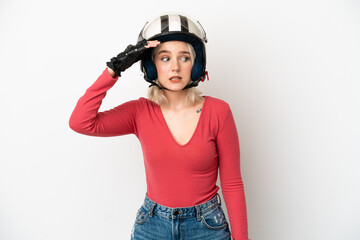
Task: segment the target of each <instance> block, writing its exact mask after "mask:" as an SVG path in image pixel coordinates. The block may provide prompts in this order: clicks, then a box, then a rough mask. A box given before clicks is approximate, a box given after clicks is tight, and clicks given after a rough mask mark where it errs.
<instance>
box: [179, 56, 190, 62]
mask: <svg viewBox="0 0 360 240" xmlns="http://www.w3.org/2000/svg"><path fill="white" fill-rule="evenodd" d="M180 59H181V61H183V62H187V61H189V60H190V58H189V57H187V56H183V57H181V58H180Z"/></svg>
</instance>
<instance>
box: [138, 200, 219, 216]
mask: <svg viewBox="0 0 360 240" xmlns="http://www.w3.org/2000/svg"><path fill="white" fill-rule="evenodd" d="M218 205H220V206H221V198H220V195H219V194H218V193H216V195H215V196H214V197H213V198H212V199H210V200H209V201H207V202H205V203H202V204H199V205H195V206H192V207H179V208H170V207H166V206H163V205H160V204H158V203H156V202H155V201H153V200H151V199H150V198H149V197H148V196H147V195H145V200H144V204H143V206H144V208H146V209H147V210H148V211H149V215H150V217H152V214H153V213H154V214H156V215H159V216H161V217H165V218H171V219H176V218H188V217H197V219H198V220H200V219H201V218H200V217H201V215H202V214H204V213H206V212H208V211H210V210H212V209H213V208H215V207H217V206H218Z"/></svg>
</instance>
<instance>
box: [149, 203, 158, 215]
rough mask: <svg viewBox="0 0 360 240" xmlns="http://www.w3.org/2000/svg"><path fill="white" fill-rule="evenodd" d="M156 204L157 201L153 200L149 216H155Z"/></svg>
mask: <svg viewBox="0 0 360 240" xmlns="http://www.w3.org/2000/svg"><path fill="white" fill-rule="evenodd" d="M155 206H156V202H153V203H152V205H151V208H150V212H149V216H150V217H152V216H153V212H154V208H155Z"/></svg>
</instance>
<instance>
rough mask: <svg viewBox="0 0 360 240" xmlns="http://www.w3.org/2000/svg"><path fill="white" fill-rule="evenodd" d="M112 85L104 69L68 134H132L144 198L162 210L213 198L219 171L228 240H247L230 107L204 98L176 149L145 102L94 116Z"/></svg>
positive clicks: (82, 101)
mask: <svg viewBox="0 0 360 240" xmlns="http://www.w3.org/2000/svg"><path fill="white" fill-rule="evenodd" d="M117 80H118V77H115V78H113V77H111V75H110V74H109V73H108V71H107V69H105V70H104V71H103V73H102V74H101V75H100V76H99V78H98V79H97V80H96V81H95V82H94V83H93V84H92V85H91V86H90V87H89V88H88V89H87V90H86V92H85V94H84V95H83V96H82V97H81V98H80V99H79V100H78V102H77V104H76V107H75V109H74V110H73V113H72V115H71V117H70V121H69V125H70V127H71V129H73V130H74V131H76V132H78V133H81V134H85V135H91V136H99V137H108V136H121V135H125V134H135V135H136V137H137V138H138V139H139V141H140V143H141V148H142V151H143V156H144V165H145V172H146V182H147V195H148V197H149V198H150V199H152V200H154V201H155V202H157V203H159V204H161V205H164V206H168V207H173V208H175V207H189V206H194V205H197V204H202V203H204V202H206V201H208V200H210V199H211V198H213V197H214V196H215V194H216V193H217V191H218V190H219V187H218V186H217V185H216V181H217V176H218V169H219V171H220V182H221V188H222V193H223V197H224V200H225V204H226V207H227V210H228V215H229V220H230V224H231V234H232V237H233V239H235V240H248V230H247V229H248V227H247V213H246V202H245V194H244V186H243V181H242V178H241V173H240V149H239V148H240V147H239V138H238V133H237V129H236V125H235V121H234V118H233V115H232V112H231V109H230V107H229V104H228V103H226V102H225V101H223V100H220V99H217V98H214V97H210V96H204V100H205V101H204V104H203V108H202V111H201V113H200V114H201V115H200V118H199V120H198V123H197V126H196V129H195V132H194V133H193V135H192V137H191V139H190V140H189V141H188V142H187V143H186V144H184V145H180V144H179V143H177V142H176V141H175V139H174V138H173V136H172V134H171V132H170V130H169V128H168V126H167V124H166V121H165V118H164V116H163V114H162V111H161V108H160V106H159V105H157V104H156V103H154V102H152V101H150V100H148V99H146V98H143V97H140V98H139V99H137V100H131V101H128V102H125V103H123V104H121V105H119V106H117V107H115V108H113V109H111V110H108V111H104V112H98V110H99V108H100V105H101V103H102V100H103V98H104V97H105V95H106V92H107V91H108V90H109V89H110V88H111V87H112V86H113V85H114V84H115V83H116V81H117Z"/></svg>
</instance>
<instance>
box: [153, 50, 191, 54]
mask: <svg viewBox="0 0 360 240" xmlns="http://www.w3.org/2000/svg"><path fill="white" fill-rule="evenodd" d="M161 53H170V51H167V50H161V51H160V52H158V53H157V54H161ZM179 53H181V54H185V53H187V54H190V53H189V52H188V51H180V52H179Z"/></svg>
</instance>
